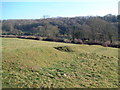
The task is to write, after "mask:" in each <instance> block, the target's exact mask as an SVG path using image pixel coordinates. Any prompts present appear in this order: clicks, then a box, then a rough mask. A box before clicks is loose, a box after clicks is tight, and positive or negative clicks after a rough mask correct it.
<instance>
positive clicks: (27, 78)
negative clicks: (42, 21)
mask: <svg viewBox="0 0 120 90" xmlns="http://www.w3.org/2000/svg"><path fill="white" fill-rule="evenodd" d="M2 64H3V67H2V68H3V82H2V83H3V88H40V87H44V88H47V87H48V88H52V87H53V88H117V87H118V74H117V72H118V49H117V48H111V47H102V46H97V45H79V44H67V43H58V42H47V41H37V40H26V39H17V38H3V39H2Z"/></svg>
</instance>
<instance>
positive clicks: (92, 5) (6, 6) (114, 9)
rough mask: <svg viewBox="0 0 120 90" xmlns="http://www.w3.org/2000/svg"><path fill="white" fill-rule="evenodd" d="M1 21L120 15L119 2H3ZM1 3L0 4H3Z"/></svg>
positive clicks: (19, 0)
mask: <svg viewBox="0 0 120 90" xmlns="http://www.w3.org/2000/svg"><path fill="white" fill-rule="evenodd" d="M1 1H2V2H1V3H2V18H0V19H39V18H42V17H43V15H49V16H50V17H57V16H61V17H75V16H96V15H97V16H104V15H106V14H110V13H111V14H113V15H117V14H118V1H119V0H26V1H25V0H1ZM1 3H0V4H1Z"/></svg>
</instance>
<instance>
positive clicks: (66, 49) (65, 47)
mask: <svg viewBox="0 0 120 90" xmlns="http://www.w3.org/2000/svg"><path fill="white" fill-rule="evenodd" d="M54 48H55V49H57V50H60V51H63V52H73V50H72V49H71V48H70V47H69V46H59V47H54Z"/></svg>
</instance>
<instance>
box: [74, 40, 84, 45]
mask: <svg viewBox="0 0 120 90" xmlns="http://www.w3.org/2000/svg"><path fill="white" fill-rule="evenodd" d="M72 43H75V44H83V41H82V40H81V39H74V40H73V41H72Z"/></svg>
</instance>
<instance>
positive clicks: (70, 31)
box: [2, 14, 120, 44]
mask: <svg viewBox="0 0 120 90" xmlns="http://www.w3.org/2000/svg"><path fill="white" fill-rule="evenodd" d="M117 18H119V15H118V16H115V15H111V14H108V15H105V16H103V17H100V16H94V17H93V16H86V17H74V18H61V17H58V18H43V19H31V20H30V19H29V20H26V19H25V20H24V19H23V20H2V34H3V35H20V36H24V35H30V36H40V37H46V39H48V40H51V39H53V40H56V41H57V40H58V41H62V40H61V39H64V41H65V40H66V42H75V43H81V44H82V43H104V42H107V41H109V42H110V43H114V42H116V41H118V36H119V34H120V33H119V32H120V31H119V29H118V27H119V26H120V25H118V24H119V23H118V22H119V19H117Z"/></svg>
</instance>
